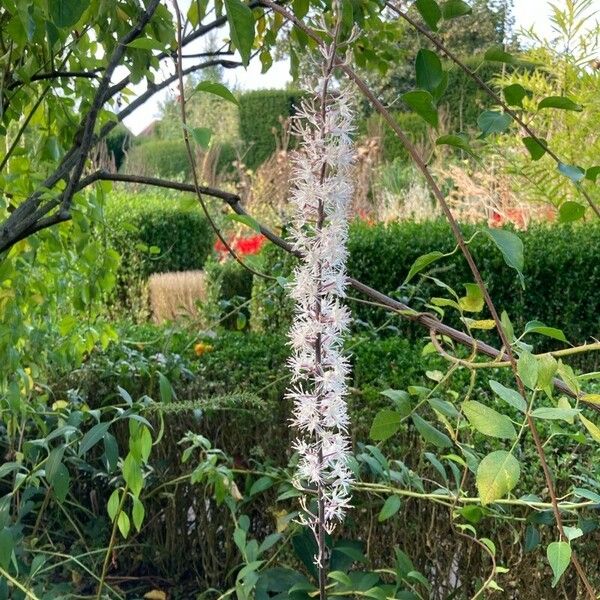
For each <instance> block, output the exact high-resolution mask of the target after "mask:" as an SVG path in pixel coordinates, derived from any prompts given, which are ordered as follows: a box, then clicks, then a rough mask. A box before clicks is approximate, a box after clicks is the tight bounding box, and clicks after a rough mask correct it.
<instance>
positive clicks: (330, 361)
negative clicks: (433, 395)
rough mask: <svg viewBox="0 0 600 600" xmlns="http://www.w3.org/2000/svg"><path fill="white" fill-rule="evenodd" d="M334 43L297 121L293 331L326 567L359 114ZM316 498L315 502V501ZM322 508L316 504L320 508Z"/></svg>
mask: <svg viewBox="0 0 600 600" xmlns="http://www.w3.org/2000/svg"><path fill="white" fill-rule="evenodd" d="M332 52H335V47H334V46H333V45H332V47H330V48H327V49H324V50H323V51H322V53H323V58H324V60H325V63H326V66H325V67H324V69H323V72H322V76H321V77H320V79H319V80H318V83H317V85H316V87H315V88H314V89H313V94H312V96H311V97H309V98H308V99H305V100H304V101H303V102H302V104H301V107H300V110H299V111H298V113H297V115H296V116H295V119H294V124H293V126H294V133H295V134H296V136H297V138H298V139H299V141H300V147H299V151H298V152H297V153H296V154H295V156H294V158H293V161H294V175H293V184H294V191H293V193H292V199H293V204H294V208H295V210H294V213H295V214H294V223H293V227H292V233H291V237H292V242H293V246H294V249H295V250H297V251H298V252H299V253H300V254H301V256H302V258H301V260H300V265H299V266H298V267H297V269H296V271H295V277H294V282H293V284H292V285H291V295H292V297H293V299H294V300H295V315H294V322H293V325H292V328H291V330H290V333H289V337H290V344H291V346H292V350H293V355H292V357H291V359H290V363H289V364H290V367H291V371H292V384H291V388H290V390H289V392H288V396H289V397H290V398H292V399H293V401H294V416H293V419H292V425H293V426H295V427H296V428H297V429H298V430H299V433H300V436H299V438H298V439H297V440H296V442H295V444H294V448H295V450H296V451H297V452H298V454H299V462H298V470H297V474H296V477H295V481H294V483H295V485H296V487H298V488H299V489H300V490H302V491H304V492H306V493H305V496H304V497H303V498H302V501H301V503H302V508H303V513H304V514H303V516H302V520H303V522H304V523H305V524H306V525H308V526H310V528H311V529H312V530H313V532H314V534H315V538H316V540H317V544H318V554H317V556H316V559H315V560H316V562H317V564H318V565H319V566H321V567H323V560H324V558H325V547H324V532H328V533H331V531H332V530H333V528H334V527H335V524H336V523H338V522H340V521H342V519H343V518H344V514H345V512H346V510H347V508H348V507H349V502H350V485H351V482H352V473H351V471H350V469H349V467H348V458H349V451H350V440H349V437H348V425H349V420H348V412H347V407H346V395H347V385H346V378H347V375H348V372H349V364H348V359H347V358H346V357H345V356H344V354H343V350H342V344H343V335H344V333H345V332H346V330H347V328H348V325H349V321H350V314H349V311H348V309H347V308H346V306H344V305H343V304H342V299H343V298H344V296H345V288H346V271H345V265H346V257H347V249H346V241H347V237H348V210H349V206H350V201H351V198H352V192H353V185H352V182H351V178H350V169H351V164H352V159H353V144H352V139H351V133H352V131H353V110H352V107H351V98H350V94H349V91H348V90H332V89H331V85H332V82H331V65H333V54H332ZM311 498H312V499H315V498H316V503H312V504H311V502H310V499H311ZM315 506H316V508H315Z"/></svg>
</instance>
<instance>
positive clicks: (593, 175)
mask: <svg viewBox="0 0 600 600" xmlns="http://www.w3.org/2000/svg"><path fill="white" fill-rule="evenodd" d="M598 175H600V167H590V168H589V169H588V170H587V171H586V172H585V178H586V179H589V180H590V181H593V182H594V183H596V179H598Z"/></svg>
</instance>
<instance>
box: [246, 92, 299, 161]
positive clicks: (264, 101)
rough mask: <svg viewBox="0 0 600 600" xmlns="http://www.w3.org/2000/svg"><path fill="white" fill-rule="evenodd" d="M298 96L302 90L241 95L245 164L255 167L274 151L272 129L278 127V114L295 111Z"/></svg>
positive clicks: (276, 129) (278, 130) (280, 115)
mask: <svg viewBox="0 0 600 600" xmlns="http://www.w3.org/2000/svg"><path fill="white" fill-rule="evenodd" d="M301 96H302V94H301V92H298V91H291V90H256V91H252V92H246V93H245V94H241V95H240V97H239V102H240V110H239V115H240V121H239V123H240V138H241V140H242V142H243V144H244V151H245V155H244V162H245V164H246V165H247V166H248V167H250V168H251V169H256V168H257V167H259V166H260V165H261V164H262V163H263V162H264V161H265V160H266V159H267V158H269V156H271V154H273V152H275V150H276V145H275V134H274V133H273V130H274V129H275V131H276V132H280V131H281V122H280V118H281V117H283V118H287V117H289V116H291V115H292V114H293V113H294V107H295V106H296V105H297V104H298V103H299V101H300V98H301Z"/></svg>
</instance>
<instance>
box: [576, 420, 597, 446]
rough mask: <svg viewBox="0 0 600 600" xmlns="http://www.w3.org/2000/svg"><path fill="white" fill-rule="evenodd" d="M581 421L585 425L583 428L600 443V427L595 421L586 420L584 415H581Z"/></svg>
mask: <svg viewBox="0 0 600 600" xmlns="http://www.w3.org/2000/svg"><path fill="white" fill-rule="evenodd" d="M579 419H580V420H581V422H582V423H583V426H584V427H585V428H586V429H587V430H588V433H589V434H590V435H591V436H592V439H593V440H594V441H596V442H600V427H598V425H596V423H594V422H593V421H590V420H589V419H586V418H585V417H584V416H583V415H582V414H580V415H579Z"/></svg>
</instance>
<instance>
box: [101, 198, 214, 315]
mask: <svg viewBox="0 0 600 600" xmlns="http://www.w3.org/2000/svg"><path fill="white" fill-rule="evenodd" d="M184 198H189V196H183V195H180V194H176V193H171V192H161V193H158V192H156V191H153V192H151V193H137V194H131V195H126V194H124V193H120V192H115V193H113V194H112V195H111V197H110V199H109V201H108V203H107V207H106V223H107V232H108V236H109V241H110V243H111V245H112V246H113V247H114V248H115V249H116V250H117V251H118V252H119V254H120V255H121V267H120V269H119V273H118V276H117V288H116V300H117V302H118V303H120V304H121V305H122V306H123V307H124V308H142V305H143V303H144V299H143V295H144V294H143V292H142V290H143V287H144V285H145V281H146V279H147V278H148V277H149V276H150V275H151V274H152V273H165V272H169V271H188V270H194V269H201V268H202V267H203V265H204V263H205V261H206V259H207V257H208V255H209V254H210V252H211V249H212V246H213V243H214V234H213V231H212V229H211V227H210V225H209V223H208V221H207V220H206V218H205V217H204V216H203V215H202V214H201V213H200V211H199V210H198V209H197V208H195V207H194V208H192V207H190V208H187V207H186V205H182V201H183V200H184ZM187 206H189V204H188V205H187ZM138 302H141V303H142V305H139V306H138V304H137V303H138Z"/></svg>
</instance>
